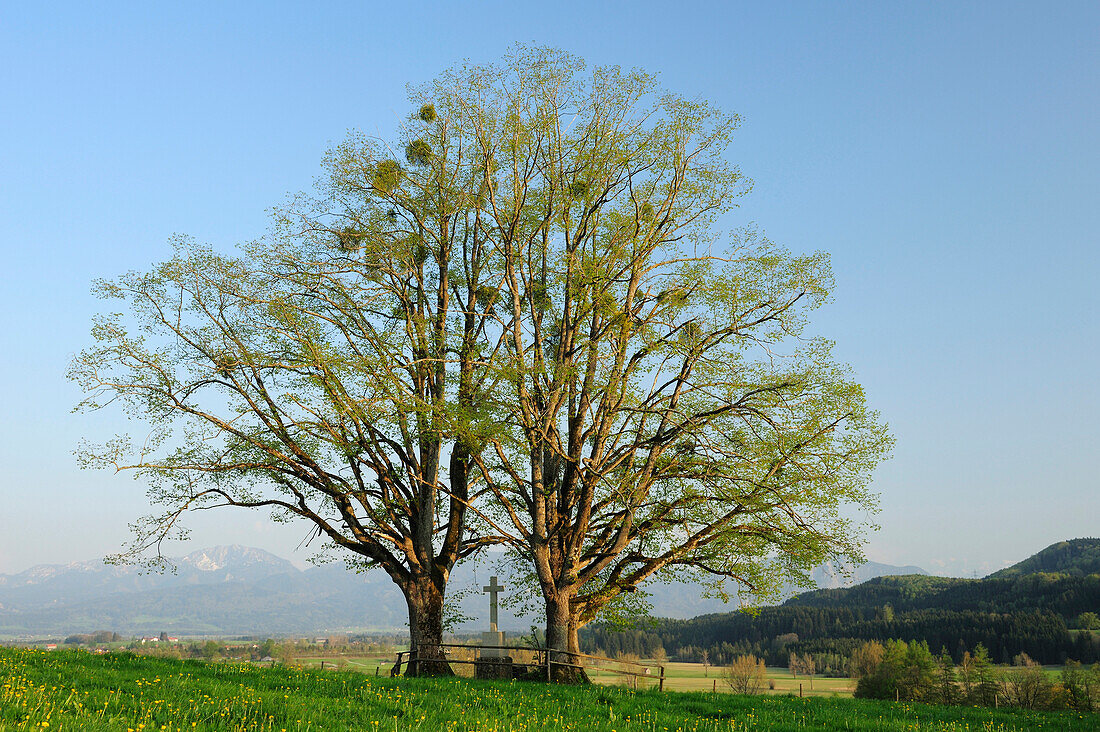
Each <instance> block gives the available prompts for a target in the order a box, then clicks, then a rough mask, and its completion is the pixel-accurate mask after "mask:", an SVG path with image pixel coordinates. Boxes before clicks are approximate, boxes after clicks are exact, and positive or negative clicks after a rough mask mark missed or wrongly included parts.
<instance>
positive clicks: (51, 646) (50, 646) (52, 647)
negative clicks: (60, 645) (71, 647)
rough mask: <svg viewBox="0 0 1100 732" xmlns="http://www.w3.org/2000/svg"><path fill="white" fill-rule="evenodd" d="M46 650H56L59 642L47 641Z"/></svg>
mask: <svg viewBox="0 0 1100 732" xmlns="http://www.w3.org/2000/svg"><path fill="white" fill-rule="evenodd" d="M46 650H47V651H56V650H57V644H56V643H47V644H46Z"/></svg>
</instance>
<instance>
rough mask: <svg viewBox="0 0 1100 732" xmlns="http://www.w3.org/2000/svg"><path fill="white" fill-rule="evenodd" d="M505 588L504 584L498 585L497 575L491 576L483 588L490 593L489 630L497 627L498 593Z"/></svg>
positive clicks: (483, 590)
mask: <svg viewBox="0 0 1100 732" xmlns="http://www.w3.org/2000/svg"><path fill="white" fill-rule="evenodd" d="M503 589H504V585H498V584H497V578H496V575H493V576H492V577H490V578H489V584H487V585H486V586H485V587H483V588H482V590H481V591H482V592H483V593H484V592H488V593H489V630H496V629H497V593H498V592H500V591H501V590H503Z"/></svg>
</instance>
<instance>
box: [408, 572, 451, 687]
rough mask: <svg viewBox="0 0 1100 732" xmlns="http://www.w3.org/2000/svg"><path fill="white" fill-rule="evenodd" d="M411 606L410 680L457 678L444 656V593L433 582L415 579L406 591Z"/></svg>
mask: <svg viewBox="0 0 1100 732" xmlns="http://www.w3.org/2000/svg"><path fill="white" fill-rule="evenodd" d="M405 601H406V603H407V604H408V606H409V638H410V641H411V645H410V646H409V650H410V651H411V653H410V658H409V667H408V670H407V671H406V672H405V673H406V675H408V676H454V671H453V670H452V669H451V666H450V664H449V663H447V657H446V654H444V652H443V647H442V645H441V644H442V643H443V593H442V592H441V591H440V590H439V588H437V587H436V586H435V583H433V582H432V581H431V580H430V579H427V578H425V579H423V580H421V579H414V580H413V581H412V582H411V583H410V584H409V585H408V587H407V588H406V590H405Z"/></svg>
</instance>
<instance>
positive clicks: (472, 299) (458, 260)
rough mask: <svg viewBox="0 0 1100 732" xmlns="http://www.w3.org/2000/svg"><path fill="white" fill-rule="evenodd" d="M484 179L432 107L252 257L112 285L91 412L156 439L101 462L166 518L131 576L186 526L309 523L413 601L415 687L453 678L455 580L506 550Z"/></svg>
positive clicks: (143, 542) (348, 158) (358, 160)
mask: <svg viewBox="0 0 1100 732" xmlns="http://www.w3.org/2000/svg"><path fill="white" fill-rule="evenodd" d="M394 149H396V152H394ZM398 157H400V158H403V160H402V161H401V162H399V161H398V160H397V159H396V158H398ZM483 167H484V160H483V159H481V158H479V157H478V156H477V155H476V151H472V150H469V149H468V148H467V143H466V141H465V140H464V138H463V136H462V130H460V129H455V128H454V127H453V126H451V125H450V124H449V122H448V120H447V119H446V118H441V117H439V116H437V114H436V112H435V109H434V108H433V107H432V106H431V105H425V106H423V108H420V109H419V110H418V112H417V113H416V114H415V115H411V116H410V118H409V119H408V121H407V123H406V124H405V125H404V127H403V129H402V131H401V134H400V135H399V136H398V137H397V139H396V140H395V141H393V142H392V143H391V144H389V145H387V144H385V143H383V142H382V141H379V140H374V139H370V138H366V137H363V136H361V135H353V136H351V137H349V138H348V140H347V141H345V142H344V143H343V144H341V145H338V146H337V147H335V148H334V149H333V150H332V151H331V152H330V154H329V155H328V156H327V158H326V160H325V175H324V176H322V177H321V179H320V183H319V186H318V189H317V191H316V193H314V194H311V195H302V196H299V197H297V198H295V199H292V200H291V201H290V202H289V204H287V205H286V206H284V207H283V208H281V209H279V210H278V211H277V214H276V217H275V225H274V226H273V228H272V232H271V234H270V235H269V236H267V237H265V238H264V239H262V240H260V241H258V242H255V243H252V244H248V245H245V246H242V247H241V249H240V251H239V253H237V254H235V255H233V256H225V255H221V254H218V253H216V252H214V251H211V250H210V249H208V248H203V247H200V246H196V245H194V244H192V243H190V242H189V241H186V240H181V241H179V242H177V252H176V256H175V257H174V258H173V259H172V260H170V261H168V262H166V263H164V264H162V265H160V266H158V267H156V268H154V269H153V270H152V271H150V272H146V273H141V272H132V273H130V274H127V275H125V276H123V277H121V278H118V279H117V280H115V281H105V282H100V283H98V284H97V286H96V288H97V291H98V293H99V294H100V295H101V296H102V297H104V298H107V299H111V300H121V301H122V302H123V303H124V304H125V307H124V311H125V312H123V313H118V314H112V315H105V316H102V317H100V318H99V319H97V321H96V323H95V325H94V327H93V330H92V334H93V336H94V339H95V345H94V346H93V347H91V348H88V349H87V350H85V351H83V352H82V353H80V354H79V355H78V356H77V357H76V358H75V359H74V361H73V364H72V367H71V376H72V378H74V379H76V380H77V381H78V382H79V383H80V384H81V385H82V386H83V387H84V389H85V390H86V392H87V393H88V396H87V398H86V399H85V401H84V402H83V406H84V407H86V408H91V409H96V408H99V407H101V406H105V405H108V404H113V403H121V404H123V405H124V406H125V408H126V409H127V411H128V412H129V413H130V415H131V416H132V417H134V418H137V419H139V420H142V421H144V422H145V423H147V425H148V427H149V433H148V435H147V436H145V437H144V438H143V439H142V440H140V442H138V443H136V445H137V446H136V448H134V446H133V443H131V441H130V440H129V439H128V438H127V437H125V436H121V437H119V438H116V439H112V440H109V441H107V442H105V443H103V444H98V445H93V444H88V445H84V446H82V448H81V455H82V457H83V459H84V460H85V462H86V463H87V464H89V465H96V466H102V467H113V468H114V469H116V470H131V471H136V472H137V473H138V474H139V475H140V476H141V477H143V478H144V479H146V480H147V481H149V483H150V485H151V491H150V496H151V498H152V501H153V502H154V504H155V505H158V506H160V507H161V509H162V510H161V511H159V512H158V513H156V514H155V515H152V516H149V517H147V518H146V519H144V520H143V521H141V522H139V523H138V524H136V525H135V526H136V532H137V533H136V536H135V542H134V545H133V546H132V547H131V549H130V552H131V554H138V553H140V552H142V551H144V550H147V549H149V548H150V547H154V546H155V547H156V548H157V554H158V556H159V547H160V543H161V541H163V540H164V539H165V538H166V537H169V536H171V535H172V532H173V530H175V529H178V528H179V527H180V526H181V523H180V518H181V516H182V515H183V514H184V512H186V511H188V510H196V509H208V508H214V507H243V508H251V509H270V510H271V512H272V518H273V520H276V521H287V520H293V519H299V520H302V521H304V522H306V523H307V524H308V525H310V526H311V527H312V528H313V529H314V530H315V531H316V532H317V533H318V534H319V535H320V536H322V537H323V538H324V539H326V540H327V541H328V542H329V544H330V545H331V546H334V547H336V548H338V549H340V550H342V552H343V554H344V556H345V557H346V558H350V559H351V563H352V564H359V565H362V566H379V567H381V568H382V569H383V570H384V571H386V572H387V573H388V574H389V576H390V577H391V578H392V579H393V581H394V582H395V583H397V585H398V586H399V587H400V588H401V590H402V591H403V593H404V595H405V598H406V600H407V604H408V610H409V627H410V632H411V638H412V643H413V648H414V650H415V653H414V656H415V657H419V658H420V659H421V661H420V663H418V664H415V665H414V666H413V667H412V668H411V671H412V672H414V673H433V674H435V673H448V672H449V668H448V667H447V665H446V663H445V662H444V661H443V655H442V649H441V648H440V646H439V644H440V643H441V641H442V629H443V605H444V597H445V592H446V586H447V581H448V577H449V574H450V572H451V569H452V567H453V566H454V564H455V563H456V562H457V561H459V560H460V559H462V558H463V557H465V556H468V555H470V554H472V553H473V552H475V551H477V550H478V549H479V548H480V547H482V546H485V545H486V544H489V543H495V542H498V541H500V537H494V536H492V535H484V534H477V533H472V532H471V531H470V530H468V528H467V514H468V511H469V509H470V507H471V506H473V505H475V504H476V503H477V495H476V491H475V490H474V489H473V488H472V486H471V482H472V481H471V477H472V476H473V477H475V478H476V472H475V473H471V466H472V461H473V460H474V459H475V458H476V457H477V453H478V452H479V451H480V450H481V449H483V447H484V445H485V443H486V440H487V439H488V437H489V436H490V435H491V433H492V429H493V428H492V424H493V422H492V406H491V404H490V402H489V400H488V399H487V398H486V395H487V394H488V393H489V392H491V391H492V386H491V384H487V383H486V381H485V380H486V378H487V376H488V375H490V374H492V371H491V370H490V369H488V366H489V364H491V362H492V360H493V354H492V353H491V352H490V351H487V349H486V348H485V347H484V346H485V343H486V342H487V337H486V334H485V329H486V323H487V315H486V308H487V307H489V302H488V300H487V294H486V290H485V287H484V286H483V285H482V284H481V282H482V278H483V276H484V273H483V270H487V266H486V259H487V256H488V255H487V253H486V248H485V234H484V233H483V231H482V228H483V227H482V226H481V225H480V223H479V207H480V204H481V203H483V202H484V196H483V195H481V193H482V192H483V191H482V189H483V187H484V174H483V173H480V174H479V171H481V170H483ZM132 448H133V449H132ZM475 470H476V469H475Z"/></svg>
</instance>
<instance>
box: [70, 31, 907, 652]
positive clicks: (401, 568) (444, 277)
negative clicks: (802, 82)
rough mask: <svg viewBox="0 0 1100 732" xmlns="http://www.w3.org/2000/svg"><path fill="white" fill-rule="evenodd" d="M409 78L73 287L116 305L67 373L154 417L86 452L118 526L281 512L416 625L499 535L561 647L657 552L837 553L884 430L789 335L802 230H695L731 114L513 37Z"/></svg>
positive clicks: (434, 616)
mask: <svg viewBox="0 0 1100 732" xmlns="http://www.w3.org/2000/svg"><path fill="white" fill-rule="evenodd" d="M411 97H412V102H413V104H412V107H413V109H414V110H416V111H415V112H414V113H413V114H410V115H409V117H408V119H407V120H406V122H405V123H404V125H403V126H402V128H401V130H400V132H399V134H398V135H397V136H396V137H395V138H394V139H391V140H388V141H384V140H378V139H374V138H370V137H367V136H365V135H362V134H352V135H350V136H349V137H348V138H347V139H346V140H345V141H344V142H343V143H341V144H339V145H337V146H335V147H334V148H333V149H332V150H331V151H330V153H329V154H328V155H327V156H326V159H325V162H324V170H325V174H324V175H323V176H322V178H321V180H320V182H319V185H318V187H317V190H316V192H315V193H313V194H310V195H301V196H297V197H294V198H293V199H292V200H290V201H289V202H288V204H287V205H285V206H283V207H281V208H280V209H279V210H278V212H277V216H276V221H275V226H274V227H273V230H272V232H271V233H270V235H269V236H267V237H265V238H263V239H261V240H259V241H257V242H254V243H251V244H248V245H245V246H243V247H242V248H241V250H240V253H239V254H238V255H236V256H225V255H221V254H217V253H215V252H213V251H211V250H209V249H206V248H203V247H199V246H195V245H193V244H191V243H189V242H186V241H180V242H179V243H178V247H179V248H178V253H177V256H176V257H175V258H173V259H172V260H171V261H169V262H167V263H165V264H163V265H161V266H159V267H157V268H155V269H154V270H153V271H151V272H149V273H131V274H128V275H125V276H123V277H122V278H119V279H118V280H116V281H112V282H102V283H99V285H98V286H97V287H98V290H99V292H100V294H101V295H102V296H104V297H106V298H111V299H117V300H121V301H123V302H124V303H125V304H126V308H127V312H126V313H125V314H122V315H109V316H104V317H102V318H100V319H99V320H98V321H97V323H96V325H95V327H94V328H93V336H94V338H95V340H96V345H95V346H93V347H92V348H89V349H88V350H86V351H84V352H82V353H81V354H80V355H79V356H77V358H76V359H75V360H74V362H73V368H72V375H73V377H74V378H75V379H77V380H78V381H79V382H80V383H81V384H82V385H83V386H84V388H85V389H86V390H87V391H88V393H89V397H88V399H87V400H86V401H85V405H86V406H88V407H92V408H95V407H98V406H101V405H103V404H106V403H108V402H111V401H114V400H121V401H122V403H123V404H125V405H126V406H127V408H129V409H130V410H131V412H132V413H133V414H134V415H135V416H138V417H140V418H141V419H143V420H145V421H146V422H148V423H149V424H150V425H151V429H152V432H151V435H150V436H149V437H148V438H147V439H146V440H144V442H143V444H142V445H141V446H140V447H139V448H138V449H137V450H136V451H131V450H130V445H129V443H128V442H127V441H126V440H125V439H117V440H112V441H109V442H107V443H105V444H103V445H100V446H98V447H94V446H88V447H86V449H84V450H83V455H84V457H85V459H86V460H87V461H88V462H89V463H90V464H99V465H107V466H113V467H115V468H126V469H133V470H137V471H139V473H141V474H142V475H143V476H145V477H146V478H148V479H149V480H150V481H151V484H152V486H153V491H152V496H153V498H154V500H155V501H156V502H157V503H158V504H159V505H161V506H163V507H164V511H163V513H160V514H158V515H157V516H154V517H151V518H150V519H149V520H148V521H146V522H145V523H143V524H142V525H141V527H140V528H139V532H138V536H137V546H138V547H143V546H150V545H152V544H156V543H157V542H159V541H160V540H161V539H162V538H163V537H165V536H167V535H168V532H170V531H171V530H172V529H174V528H175V527H176V526H177V525H178V524H177V522H178V519H179V517H180V515H181V514H182V513H183V512H184V511H186V510H188V509H196V508H207V507H213V506H223V505H228V506H243V507H250V508H267V509H271V510H272V512H273V518H275V519H276V520H287V519H291V518H300V519H304V520H306V521H308V522H310V523H311V524H312V525H313V526H314V527H315V528H316V530H317V531H318V533H319V534H320V535H322V536H324V537H325V538H326V539H327V540H328V541H329V542H331V544H332V545H334V546H336V547H339V548H341V549H343V550H346V551H347V552H350V553H351V554H352V555H354V556H356V557H359V558H360V559H361V560H362V561H363V562H365V563H368V564H377V565H379V566H381V567H382V568H383V569H384V570H385V571H386V572H388V573H389V575H390V576H391V577H392V578H393V579H394V581H395V582H397V584H398V585H399V586H401V587H402V589H403V591H404V592H405V594H406V598H407V599H408V601H409V607H410V627H411V628H412V629H413V641H414V644H415V643H423V644H425V646H430V645H432V644H436V645H438V643H439V641H440V638H441V631H440V620H439V616H440V613H441V607H442V602H443V597H444V594H445V591H446V583H447V579H448V576H449V572H450V570H451V568H452V567H453V566H454V564H455V562H457V561H459V560H461V559H463V558H464V557H467V556H469V555H471V554H472V553H474V552H476V551H478V550H479V549H481V548H483V547H485V546H487V545H490V544H503V545H505V546H507V547H508V548H509V549H510V551H511V556H513V557H515V558H516V559H517V560H518V561H519V562H521V563H522V565H523V566H525V567H527V568H529V572H530V576H531V578H532V580H533V581H534V582H535V583H536V584H537V586H538V587H539V589H540V590H541V594H542V596H543V600H544V602H545V607H546V617H547V641H548V643H549V645H550V646H551V647H552V648H554V649H556V650H560V651H562V652H576V651H577V650H579V647H578V645H577V630H578V629H579V627H581V626H582V625H584V624H585V623H588V622H591V621H592V620H593V619H595V618H596V617H598V616H599V615H600V614H601V613H606V612H608V611H609V610H610V609H611V608H614V607H615V604H616V603H618V602H621V600H622V598H623V596H624V595H627V594H629V593H631V592H633V591H634V590H636V589H637V588H638V587H639V586H641V585H642V584H643V583H644V582H645V581H647V580H648V579H650V578H651V577H654V576H658V575H660V574H669V573H675V572H679V571H685V572H694V573H702V574H706V575H710V576H715V577H718V578H732V579H734V580H736V581H737V582H738V583H739V584H740V586H742V587H745V588H748V589H750V590H752V591H754V592H756V593H758V594H763V595H766V594H767V593H768V592H769V591H771V590H773V589H775V588H776V587H778V586H779V584H780V582H781V581H782V580H783V579H784V578H787V577H790V576H794V577H796V578H797V577H804V576H805V572H806V570H808V569H809V568H811V567H813V566H815V565H816V564H818V563H820V562H821V561H822V560H824V559H826V558H830V557H832V558H836V557H841V556H847V557H856V558H858V557H859V553H860V552H859V546H860V540H861V531H862V528H863V527H862V525H861V524H860V523H859V522H858V521H855V520H853V519H851V518H850V515H851V513H852V510H854V512H855V513H856V514H858V513H859V512H861V511H864V512H865V511H872V510H873V509H874V504H875V499H874V495H873V494H872V493H871V492H870V491H869V490H868V487H867V483H868V479H869V475H870V471H871V469H872V468H873V467H874V465H875V464H876V463H877V462H878V461H879V460H881V459H882V458H883V457H884V456H885V455H886V453H887V452H888V450H889V447H890V444H891V438H890V437H889V435H888V433H887V431H886V429H885V427H884V426H883V425H882V424H881V422H880V421H879V418H878V415H877V414H876V413H875V412H874V411H872V410H870V409H869V408H868V407H867V405H866V401H865V398H864V394H863V391H862V389H861V388H860V386H859V385H858V384H857V383H856V382H855V381H854V380H853V378H852V376H851V374H850V373H849V372H848V370H847V369H846V368H845V367H843V366H842V365H839V364H837V363H836V362H835V361H834V360H833V359H832V357H831V355H830V344H829V343H828V341H826V340H823V339H820V338H815V337H811V336H809V335H807V328H806V326H807V323H808V316H809V314H810V313H811V312H812V310H813V309H814V308H816V307H818V306H819V305H820V304H822V303H823V302H825V301H826V300H827V298H828V297H829V293H830V290H831V287H832V277H831V273H830V270H829V263H828V258H827V256H826V255H824V254H821V253H815V254H808V255H794V254H791V253H790V252H788V251H786V250H784V249H782V248H781V247H778V246H776V245H774V244H773V243H771V242H770V241H769V240H767V238H765V237H763V236H762V235H760V234H758V233H757V232H755V231H754V230H752V229H745V228H742V229H740V230H737V231H735V232H733V233H731V234H724V235H720V234H719V233H718V232H717V227H718V226H719V225H721V224H724V223H725V219H724V216H725V215H726V214H728V213H729V212H730V211H731V210H732V209H733V208H734V207H735V206H736V205H737V202H738V200H739V199H740V197H741V196H743V195H744V194H745V193H746V192H747V191H748V190H749V188H750V184H749V182H748V180H747V179H746V178H745V177H744V176H743V175H742V174H741V172H740V171H739V170H738V169H737V168H736V167H735V166H733V165H732V164H730V163H729V162H728V161H727V158H726V153H727V148H728V146H729V144H730V141H731V139H732V137H733V134H734V132H735V131H736V129H737V127H738V125H739V119H738V118H737V117H736V116H735V115H730V114H726V113H723V112H722V111H720V110H718V109H716V108H714V107H713V106H711V105H710V104H708V103H706V102H703V101H699V100H692V99H687V98H684V97H682V96H680V95H676V94H674V93H671V92H669V91H667V90H665V89H663V88H662V87H661V86H660V85H659V84H658V83H657V80H656V79H655V77H653V76H651V75H648V74H646V73H644V72H642V71H637V70H631V71H624V70H622V69H619V68H617V67H603V68H597V69H594V70H593V71H591V72H590V73H589V72H586V71H585V67H584V64H583V62H581V61H580V60H579V59H577V58H575V57H573V56H570V55H568V54H566V53H563V52H560V51H556V50H553V49H546V48H538V47H517V48H516V49H515V50H514V51H513V52H512V53H511V54H509V55H508V56H506V57H505V59H503V60H502V61H501V62H500V63H498V64H492V65H488V66H480V67H475V66H459V67H456V68H454V69H451V70H449V71H447V72H444V73H443V74H442V75H440V76H439V77H438V78H437V79H436V80H435V81H433V82H431V83H429V84H426V85H424V86H423V87H420V88H416V89H413V90H412V93H411ZM441 658H442V656H441V654H440V655H439V656H438V658H437V659H436V660H441Z"/></svg>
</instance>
